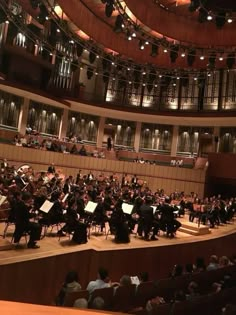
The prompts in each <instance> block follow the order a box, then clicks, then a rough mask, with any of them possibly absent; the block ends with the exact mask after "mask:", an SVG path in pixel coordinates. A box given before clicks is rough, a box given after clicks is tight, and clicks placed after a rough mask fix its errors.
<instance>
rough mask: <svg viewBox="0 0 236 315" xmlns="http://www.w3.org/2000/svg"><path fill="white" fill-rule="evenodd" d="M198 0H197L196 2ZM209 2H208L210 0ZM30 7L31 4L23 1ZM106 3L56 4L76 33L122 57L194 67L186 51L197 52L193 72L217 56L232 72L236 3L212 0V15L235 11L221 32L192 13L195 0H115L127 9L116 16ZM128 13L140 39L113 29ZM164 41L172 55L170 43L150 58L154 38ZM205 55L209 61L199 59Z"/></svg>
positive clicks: (219, 65) (219, 63)
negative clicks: (174, 53) (119, 17)
mask: <svg viewBox="0 0 236 315" xmlns="http://www.w3.org/2000/svg"><path fill="white" fill-rule="evenodd" d="M192 1H193V0H192ZM205 1H206V0H205ZM19 2H21V3H24V6H26V5H27V3H28V5H27V6H28V7H29V0H20V1H19ZM103 2H104V1H102V0H80V1H78V0H70V1H68V0H57V3H58V4H59V6H60V7H61V8H62V10H63V11H64V12H65V14H66V16H67V17H68V19H69V20H70V21H72V22H73V25H75V26H76V28H75V27H74V31H75V32H77V33H78V30H82V31H83V32H84V33H86V34H87V35H88V38H89V39H91V40H92V41H94V42H95V44H99V46H100V47H102V48H103V49H105V50H107V51H113V52H115V53H116V54H119V56H120V57H121V58H125V59H131V60H133V61H134V62H137V63H141V64H144V65H145V64H152V65H155V66H157V67H159V68H165V69H166V68H167V69H189V65H188V63H187V57H186V56H185V57H181V54H182V53H186V55H187V53H188V50H189V49H191V48H194V49H195V51H196V58H195V62H194V64H193V65H192V66H191V68H192V69H206V68H207V67H208V63H209V60H208V59H209V56H210V55H211V54H212V52H216V56H217V58H216V61H215V67H216V68H227V66H226V61H225V60H226V57H227V54H228V53H229V52H234V51H235V48H236V36H235V31H236V1H235V0H207V1H206V3H207V5H206V4H205V6H204V10H207V11H211V12H212V13H213V15H215V17H216V16H217V14H218V12H219V10H225V9H226V10H230V12H231V14H232V16H233V17H235V19H234V20H233V22H232V23H230V24H229V23H226V24H225V25H224V27H222V28H221V29H218V28H217V27H216V25H215V22H214V20H213V21H206V22H205V23H199V21H198V10H197V11H194V12H190V10H189V5H190V2H191V1H190V0H176V1H175V0H145V1H137V0H119V1H117V0H114V2H115V3H116V2H119V4H120V6H121V7H123V11H122V10H121V11H120V12H118V10H114V11H113V13H112V16H111V17H107V16H106V14H105V4H104V3H103ZM121 12H125V13H126V16H128V17H129V19H130V20H131V21H132V23H133V24H136V25H138V26H139V33H138V36H137V38H136V39H133V40H132V41H128V40H127V36H126V34H125V33H124V32H121V33H115V32H114V25H115V21H116V17H117V15H119V13H121ZM140 36H141V37H142V38H145V39H148V40H149V42H150V45H147V46H145V49H144V50H140V47H139V40H140ZM156 39H158V40H161V43H162V40H163V39H164V41H165V43H167V46H168V51H167V52H164V48H165V45H162V44H161V45H160V47H159V50H158V55H157V56H156V57H152V56H150V51H151V46H152V45H151V44H152V43H153V42H155V40H156ZM173 45H176V46H178V49H179V51H178V58H177V59H176V61H175V62H171V60H170V51H171V49H172V48H171V47H172V46H173ZM201 55H203V56H204V57H205V58H204V59H200V56H201ZM219 56H221V57H223V58H221V59H223V60H219V58H218V57H219Z"/></svg>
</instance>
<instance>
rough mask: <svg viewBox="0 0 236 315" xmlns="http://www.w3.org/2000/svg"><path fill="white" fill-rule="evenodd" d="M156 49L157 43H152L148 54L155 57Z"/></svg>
mask: <svg viewBox="0 0 236 315" xmlns="http://www.w3.org/2000/svg"><path fill="white" fill-rule="evenodd" d="M158 49H159V46H158V44H157V43H153V44H152V48H151V53H150V56H151V57H156V56H157V55H158Z"/></svg>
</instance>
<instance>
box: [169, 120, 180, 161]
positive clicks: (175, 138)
mask: <svg viewBox="0 0 236 315" xmlns="http://www.w3.org/2000/svg"><path fill="white" fill-rule="evenodd" d="M178 137H179V126H174V127H173V136H172V143H171V152H170V155H171V156H173V157H174V156H176V154H177V145H178Z"/></svg>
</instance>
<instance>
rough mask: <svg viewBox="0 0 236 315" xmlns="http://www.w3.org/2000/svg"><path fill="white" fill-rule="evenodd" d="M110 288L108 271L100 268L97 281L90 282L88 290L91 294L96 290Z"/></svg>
mask: <svg viewBox="0 0 236 315" xmlns="http://www.w3.org/2000/svg"><path fill="white" fill-rule="evenodd" d="M109 286H110V283H109V278H108V271H107V270H106V269H104V268H99V270H98V275H97V279H96V280H94V281H90V282H89V284H88V286H87V290H88V291H89V293H90V294H91V293H92V292H93V291H94V290H96V289H102V288H108V287H109Z"/></svg>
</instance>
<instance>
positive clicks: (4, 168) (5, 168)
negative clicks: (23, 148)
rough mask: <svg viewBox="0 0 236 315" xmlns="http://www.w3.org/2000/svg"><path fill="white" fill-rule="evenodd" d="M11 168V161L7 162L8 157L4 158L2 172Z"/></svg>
mask: <svg viewBox="0 0 236 315" xmlns="http://www.w3.org/2000/svg"><path fill="white" fill-rule="evenodd" d="M8 168H9V163H8V162H7V159H4V160H3V161H2V162H1V170H2V173H4V172H5V170H7V169H8Z"/></svg>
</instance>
